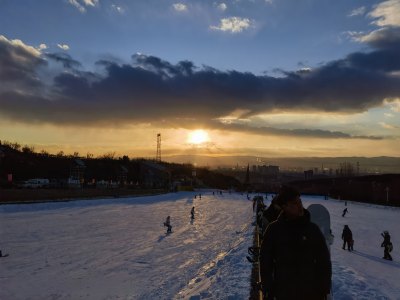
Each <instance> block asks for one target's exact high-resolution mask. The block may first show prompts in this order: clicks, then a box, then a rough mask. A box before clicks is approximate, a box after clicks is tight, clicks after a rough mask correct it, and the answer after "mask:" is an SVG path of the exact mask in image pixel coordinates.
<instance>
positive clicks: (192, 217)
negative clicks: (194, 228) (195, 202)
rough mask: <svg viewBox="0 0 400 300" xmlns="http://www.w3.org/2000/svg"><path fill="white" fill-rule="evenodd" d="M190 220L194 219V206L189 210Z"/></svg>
mask: <svg viewBox="0 0 400 300" xmlns="http://www.w3.org/2000/svg"><path fill="white" fill-rule="evenodd" d="M190 218H191V219H192V220H193V219H194V206H193V207H192V209H191V210H190Z"/></svg>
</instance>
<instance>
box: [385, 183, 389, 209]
mask: <svg viewBox="0 0 400 300" xmlns="http://www.w3.org/2000/svg"><path fill="white" fill-rule="evenodd" d="M385 190H386V205H389V187H388V186H387V187H386V189H385Z"/></svg>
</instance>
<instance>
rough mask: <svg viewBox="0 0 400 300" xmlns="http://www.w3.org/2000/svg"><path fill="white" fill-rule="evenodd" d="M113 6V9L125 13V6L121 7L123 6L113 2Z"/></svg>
mask: <svg viewBox="0 0 400 300" xmlns="http://www.w3.org/2000/svg"><path fill="white" fill-rule="evenodd" d="M111 8H112V10H114V11H116V12H117V13H119V14H124V13H125V9H124V8H123V7H121V6H118V5H115V4H112V5H111Z"/></svg>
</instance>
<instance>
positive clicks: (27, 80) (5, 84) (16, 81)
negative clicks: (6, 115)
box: [0, 35, 46, 110]
mask: <svg viewBox="0 0 400 300" xmlns="http://www.w3.org/2000/svg"><path fill="white" fill-rule="evenodd" d="M44 65H46V62H45V60H44V59H42V58H41V52H40V50H38V49H36V48H34V47H32V46H29V45H26V44H25V43H24V42H22V41H21V40H17V39H16V40H9V39H7V38H6V37H5V36H3V35H0V81H1V85H0V92H1V91H4V90H6V89H7V88H9V89H12V90H14V91H18V92H19V93H22V92H25V93H26V92H28V91H31V90H32V89H33V90H35V89H36V88H37V87H38V86H40V85H41V82H40V79H39V77H38V75H37V70H38V69H39V68H40V67H43V66H44ZM35 91H36V90H35ZM31 92H32V91H31ZM0 110H1V109H0Z"/></svg>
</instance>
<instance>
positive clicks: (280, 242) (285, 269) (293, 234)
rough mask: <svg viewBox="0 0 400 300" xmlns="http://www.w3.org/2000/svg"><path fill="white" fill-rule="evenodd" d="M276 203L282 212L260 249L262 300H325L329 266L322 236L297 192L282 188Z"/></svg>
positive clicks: (326, 249) (327, 292)
mask: <svg viewBox="0 0 400 300" xmlns="http://www.w3.org/2000/svg"><path fill="white" fill-rule="evenodd" d="M275 201H276V203H277V204H278V205H279V206H280V207H281V208H282V212H281V214H280V215H279V217H278V219H277V220H276V221H275V222H272V223H271V224H269V225H268V227H267V229H266V231H265V234H264V238H263V242H262V244H261V249H260V274H261V285H262V289H263V292H264V297H265V298H264V299H278V300H280V299H310V300H317V299H321V300H322V299H326V297H327V295H328V294H329V293H330V288H331V277H332V265H331V260H330V255H329V250H328V247H327V245H326V242H325V238H324V236H323V234H322V233H321V231H320V229H319V227H318V226H317V225H316V224H314V223H312V222H311V221H310V213H309V212H308V211H307V210H306V209H304V207H303V204H302V202H301V199H300V194H299V192H298V191H297V190H295V189H293V188H290V187H283V188H282V189H281V191H280V192H279V194H278V196H277V199H275Z"/></svg>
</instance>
